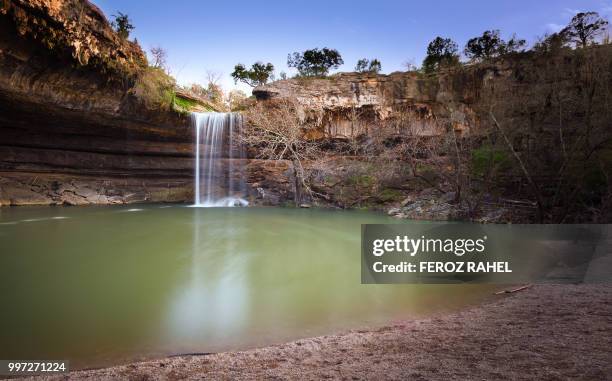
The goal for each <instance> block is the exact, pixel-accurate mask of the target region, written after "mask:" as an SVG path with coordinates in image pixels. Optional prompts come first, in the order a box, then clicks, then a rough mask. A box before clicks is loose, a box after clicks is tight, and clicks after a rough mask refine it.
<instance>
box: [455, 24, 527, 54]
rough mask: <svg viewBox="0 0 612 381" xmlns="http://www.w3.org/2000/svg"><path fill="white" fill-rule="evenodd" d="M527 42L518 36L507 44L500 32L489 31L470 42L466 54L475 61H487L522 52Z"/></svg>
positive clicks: (466, 46) (466, 47) (513, 37)
mask: <svg viewBox="0 0 612 381" xmlns="http://www.w3.org/2000/svg"><path fill="white" fill-rule="evenodd" d="M526 43H527V42H526V41H525V40H523V39H519V38H517V37H516V36H512V38H511V39H510V40H509V41H508V42H506V41H504V40H503V39H502V38H501V37H500V35H499V30H487V31H485V32H484V33H483V34H482V36H480V37H474V38H471V39H470V40H468V42H467V44H466V45H465V50H464V54H465V55H466V56H467V57H468V58H469V59H471V60H473V61H486V60H490V59H492V58H495V57H499V56H501V55H504V54H508V53H513V52H517V51H519V50H521V49H522V48H523V47H525V45H526Z"/></svg>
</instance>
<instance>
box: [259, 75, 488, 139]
mask: <svg viewBox="0 0 612 381" xmlns="http://www.w3.org/2000/svg"><path fill="white" fill-rule="evenodd" d="M467 75H468V74H467V73H466V72H464V71H460V70H457V71H448V72H445V73H441V74H436V75H430V76H425V75H422V74H419V73H416V72H396V73H391V74H389V75H383V74H367V73H339V74H336V75H333V76H331V77H328V78H298V79H287V80H282V81H276V82H273V83H271V84H268V85H264V86H259V87H257V88H255V89H254V91H253V94H254V95H255V96H256V97H257V99H258V100H267V99H273V98H282V97H292V98H295V99H296V100H297V101H298V103H299V104H300V105H301V106H302V112H303V117H304V118H310V119H314V120H315V121H316V124H317V125H319V127H320V128H319V129H318V131H316V132H311V134H312V137H323V136H325V137H330V138H347V137H352V136H356V135H359V134H362V133H364V132H366V131H367V128H368V126H371V125H372V124H373V122H375V121H384V120H388V119H392V118H395V117H397V115H398V113H400V112H402V113H405V114H407V115H410V117H412V118H413V120H412V122H411V124H412V125H413V126H414V127H415V128H420V129H421V130H422V133H425V134H427V133H429V134H434V133H435V131H434V130H433V128H434V127H433V123H430V122H431V121H433V119H434V118H449V119H451V120H452V121H453V122H454V124H455V125H456V129H459V130H463V129H465V128H468V127H469V126H470V125H473V124H474V123H475V113H474V111H473V110H472V108H471V104H472V103H473V101H474V97H475V94H474V93H473V91H472V88H469V87H467V86H462V84H463V83H465V82H473V81H475V80H477V79H478V78H477V77H476V76H473V75H472V76H471V77H472V78H465V77H466V76H467Z"/></svg>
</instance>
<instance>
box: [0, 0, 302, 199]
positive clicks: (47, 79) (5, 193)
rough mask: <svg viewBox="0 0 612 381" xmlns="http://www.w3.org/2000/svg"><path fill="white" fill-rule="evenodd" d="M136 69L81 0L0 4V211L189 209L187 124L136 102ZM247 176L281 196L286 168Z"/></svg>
mask: <svg viewBox="0 0 612 381" xmlns="http://www.w3.org/2000/svg"><path fill="white" fill-rule="evenodd" d="M146 70H147V62H146V57H145V55H144V53H143V52H142V50H141V49H140V47H139V46H138V45H137V44H135V43H133V42H130V41H127V40H123V39H121V38H119V37H118V36H117V34H116V33H115V32H114V31H113V30H112V28H111V27H110V25H109V23H108V21H107V20H106V18H105V17H104V15H103V14H102V13H101V12H100V10H99V9H98V8H96V7H95V6H94V5H92V4H91V3H89V2H88V1H82V0H36V1H25V0H24V1H21V0H8V1H4V2H0V205H30V204H37V205H38V204H68V205H81V204H108V203H130V202H145V201H147V202H190V201H191V200H192V199H193V167H194V164H193V162H194V159H193V157H194V144H193V142H194V130H193V127H192V125H191V119H190V117H189V115H185V114H179V113H176V112H174V111H172V110H169V109H165V108H163V107H155V105H151V104H148V103H147V102H146V99H142V98H140V97H139V93H138V92H139V91H142V86H141V88H139V85H140V83H139V81H141V80H142V79H141V78H142V77H143V73H145V74H147V73H148V72H147V71H146ZM144 89H145V90H147V88H146V87H144ZM247 168H249V171H250V173H251V175H250V177H251V178H252V179H253V182H254V185H253V187H251V189H252V193H253V197H255V198H258V199H259V200H260V201H264V202H273V201H274V200H275V198H278V197H280V196H278V195H279V194H283V195H284V196H283V197H291V195H292V192H293V190H292V184H293V182H292V180H291V176H292V171H291V170H290V169H288V168H287V164H286V163H277V164H276V166H274V167H271V166H270V165H269V164H266V163H263V162H261V161H258V160H253V161H249V163H247ZM282 168H284V169H282ZM285 175H286V176H285ZM270 179H273V180H270ZM266 186H267V187H270V189H272V188H273V189H274V191H272V190H268V191H266V190H265V189H264V187H266ZM258 188H260V190H258ZM279 192H280V193H279ZM262 194H265V195H266V197H267V199H266V198H265V197H264V196H263V195H262ZM270 200H271V201H270Z"/></svg>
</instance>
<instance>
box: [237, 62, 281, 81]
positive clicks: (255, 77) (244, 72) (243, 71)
mask: <svg viewBox="0 0 612 381" xmlns="http://www.w3.org/2000/svg"><path fill="white" fill-rule="evenodd" d="M273 72H274V65H272V64H271V63H269V62H268V63H267V64H264V63H263V62H259V61H258V62H255V63H254V64H253V65H252V66H251V68H250V69H247V68H246V66H244V65H243V64H237V65H236V66H234V71H233V72H232V74H231V76H232V78H234V83H236V82H238V81H240V82H243V83H246V84H247V85H249V86H252V87H255V86H260V85H265V84H266V83H267V82H268V80H269V79H273V74H272V73H273Z"/></svg>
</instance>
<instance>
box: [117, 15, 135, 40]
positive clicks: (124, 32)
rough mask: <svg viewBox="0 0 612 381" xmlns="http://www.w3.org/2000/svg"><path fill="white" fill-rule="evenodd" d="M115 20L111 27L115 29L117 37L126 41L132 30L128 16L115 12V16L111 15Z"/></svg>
mask: <svg viewBox="0 0 612 381" xmlns="http://www.w3.org/2000/svg"><path fill="white" fill-rule="evenodd" d="M113 17H114V18H115V20H114V21H113V22H112V23H111V26H112V27H113V28H114V29H115V31H116V32H117V34H118V35H119V37H121V38H123V39H127V38H128V37H129V36H130V31H132V30H134V26H133V25H132V23H131V21H130V18H129V17H128V15H126V14H123V13H121V12H119V11H117V14H116V15H113Z"/></svg>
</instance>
